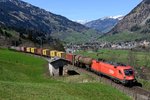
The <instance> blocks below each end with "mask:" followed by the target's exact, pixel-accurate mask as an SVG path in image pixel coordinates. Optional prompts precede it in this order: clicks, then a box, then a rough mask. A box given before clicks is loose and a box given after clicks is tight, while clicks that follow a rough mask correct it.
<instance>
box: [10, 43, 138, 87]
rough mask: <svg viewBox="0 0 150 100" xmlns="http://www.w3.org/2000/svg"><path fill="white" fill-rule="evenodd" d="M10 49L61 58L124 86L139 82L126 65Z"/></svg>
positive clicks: (39, 49) (31, 49)
mask: <svg viewBox="0 0 150 100" xmlns="http://www.w3.org/2000/svg"><path fill="white" fill-rule="evenodd" d="M10 49H11V50H16V51H20V52H25V53H31V54H36V55H41V56H45V57H59V58H62V59H65V60H68V61H69V62H70V64H73V65H75V66H78V67H82V68H85V69H87V70H89V71H93V72H95V73H97V74H98V75H103V76H106V77H108V78H110V79H112V80H113V81H115V82H117V83H121V84H123V85H128V84H130V85H133V84H134V83H136V82H137V81H136V78H135V74H134V70H133V68H132V67H131V66H128V65H125V64H121V63H113V62H107V61H104V60H102V59H101V60H100V59H99V60H96V59H93V58H90V57H84V56H81V55H75V54H71V53H66V52H62V51H57V50H49V49H43V48H35V47H14V46H12V47H10Z"/></svg>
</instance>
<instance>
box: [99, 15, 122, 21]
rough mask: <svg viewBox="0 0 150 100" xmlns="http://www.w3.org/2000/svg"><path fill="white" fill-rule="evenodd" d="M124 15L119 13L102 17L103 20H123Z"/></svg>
mask: <svg viewBox="0 0 150 100" xmlns="http://www.w3.org/2000/svg"><path fill="white" fill-rule="evenodd" d="M123 17H124V16H123V15H117V16H107V17H103V18H101V20H104V19H110V18H111V19H118V20H122V19H123Z"/></svg>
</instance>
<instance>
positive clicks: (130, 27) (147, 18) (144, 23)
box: [110, 0, 150, 34]
mask: <svg viewBox="0 0 150 100" xmlns="http://www.w3.org/2000/svg"><path fill="white" fill-rule="evenodd" d="M149 25H150V0H143V1H142V2H141V3H140V4H139V5H137V7H135V8H134V9H133V10H132V11H131V12H130V13H129V14H127V15H126V16H125V17H124V18H123V20H121V21H120V22H119V23H118V24H117V25H116V26H115V27H114V28H113V29H112V31H110V33H111V34H115V33H119V32H123V31H137V30H139V32H140V33H142V32H144V31H147V32H150V27H149ZM144 33H145V32H144Z"/></svg>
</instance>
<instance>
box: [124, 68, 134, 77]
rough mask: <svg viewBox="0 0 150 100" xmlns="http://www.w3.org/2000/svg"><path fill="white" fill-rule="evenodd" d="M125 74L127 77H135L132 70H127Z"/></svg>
mask: <svg viewBox="0 0 150 100" xmlns="http://www.w3.org/2000/svg"><path fill="white" fill-rule="evenodd" d="M124 73H125V75H127V76H130V75H133V70H132V69H125V70H124Z"/></svg>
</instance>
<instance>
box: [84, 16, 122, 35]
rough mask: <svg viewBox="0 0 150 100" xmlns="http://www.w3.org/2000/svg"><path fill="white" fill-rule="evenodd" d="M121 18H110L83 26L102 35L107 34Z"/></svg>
mask: <svg viewBox="0 0 150 100" xmlns="http://www.w3.org/2000/svg"><path fill="white" fill-rule="evenodd" d="M122 18H123V16H110V17H105V18H100V19H97V20H94V21H90V22H87V23H85V24H84V25H85V26H87V27H89V28H92V29H95V30H98V31H100V32H102V33H107V32H109V31H110V30H111V29H112V28H113V27H114V26H115V25H116V24H117V23H118V22H119V21H120V20H121V19H122Z"/></svg>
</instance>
